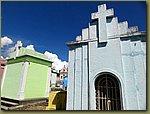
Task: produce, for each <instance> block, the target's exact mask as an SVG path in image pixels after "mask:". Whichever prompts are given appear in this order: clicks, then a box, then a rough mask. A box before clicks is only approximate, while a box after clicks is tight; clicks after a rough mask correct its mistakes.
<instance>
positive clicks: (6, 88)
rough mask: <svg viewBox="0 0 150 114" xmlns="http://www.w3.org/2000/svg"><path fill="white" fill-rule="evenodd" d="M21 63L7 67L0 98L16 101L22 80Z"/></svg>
mask: <svg viewBox="0 0 150 114" xmlns="http://www.w3.org/2000/svg"><path fill="white" fill-rule="evenodd" d="M22 64H23V63H22V62H21V63H16V64H9V65H7V72H6V76H5V79H4V82H3V83H4V84H3V88H2V90H1V97H7V98H13V99H16V98H17V95H18V91H19V87H20V80H21V78H22Z"/></svg>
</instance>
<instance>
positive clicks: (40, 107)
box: [14, 102, 48, 110]
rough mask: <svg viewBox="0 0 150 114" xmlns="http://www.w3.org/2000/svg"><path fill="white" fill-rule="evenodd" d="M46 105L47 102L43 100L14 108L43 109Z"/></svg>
mask: <svg viewBox="0 0 150 114" xmlns="http://www.w3.org/2000/svg"><path fill="white" fill-rule="evenodd" d="M47 106H48V103H47V102H44V103H37V104H34V105H27V106H23V107H20V108H17V109H14V110H45V109H46V107H47Z"/></svg>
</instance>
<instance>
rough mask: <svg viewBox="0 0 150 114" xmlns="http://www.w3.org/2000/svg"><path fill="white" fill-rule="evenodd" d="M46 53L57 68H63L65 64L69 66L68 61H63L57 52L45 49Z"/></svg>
mask: <svg viewBox="0 0 150 114" xmlns="http://www.w3.org/2000/svg"><path fill="white" fill-rule="evenodd" d="M44 54H45V55H46V56H47V57H48V58H49V60H51V61H52V62H53V63H52V67H53V68H55V69H56V70H61V69H62V68H63V67H64V65H65V66H66V67H67V66H68V63H67V62H66V61H61V60H60V59H59V58H58V56H57V55H56V54H53V53H50V52H48V51H45V53H44Z"/></svg>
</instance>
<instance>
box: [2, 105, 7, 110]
mask: <svg viewBox="0 0 150 114" xmlns="http://www.w3.org/2000/svg"><path fill="white" fill-rule="evenodd" d="M1 109H2V110H8V109H9V107H7V106H3V105H1Z"/></svg>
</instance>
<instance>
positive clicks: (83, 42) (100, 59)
mask: <svg viewBox="0 0 150 114" xmlns="http://www.w3.org/2000/svg"><path fill="white" fill-rule="evenodd" d="M91 19H92V21H91V22H90V23H89V27H88V28H85V29H82V35H81V36H77V37H76V41H74V42H68V43H67V46H68V47H69V65H68V88H67V110H146V33H145V32H139V31H138V27H137V26H135V27H128V22H127V21H125V22H118V18H117V17H115V16H114V9H106V4H103V5H99V6H98V12H96V13H92V14H91Z"/></svg>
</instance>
